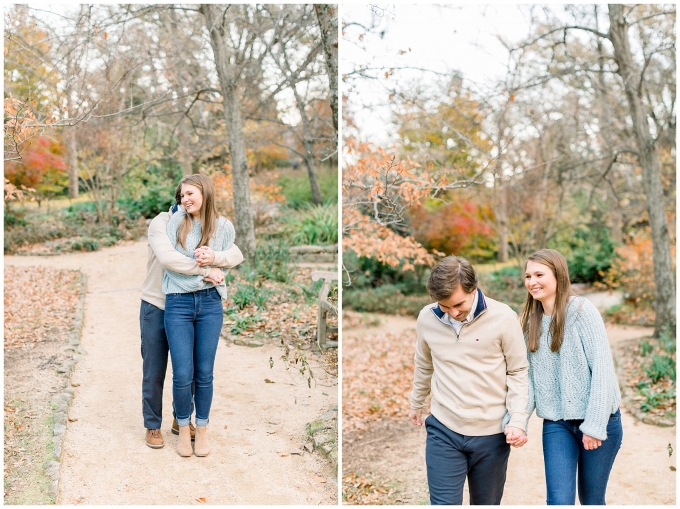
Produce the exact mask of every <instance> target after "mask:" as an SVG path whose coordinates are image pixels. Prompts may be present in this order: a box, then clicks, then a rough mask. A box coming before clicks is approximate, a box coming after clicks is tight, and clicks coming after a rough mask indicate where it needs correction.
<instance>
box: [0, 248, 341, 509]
mask: <svg viewBox="0 0 680 509" xmlns="http://www.w3.org/2000/svg"><path fill="white" fill-rule="evenodd" d="M146 258H147V244H146V241H141V242H131V243H127V244H125V245H121V246H116V247H111V248H105V249H103V250H101V251H96V252H92V253H77V254H68V255H63V256H49V257H48V256H42V257H28V256H6V257H5V264H6V265H16V266H23V267H28V266H35V265H42V266H51V267H57V268H64V269H66V268H67V269H75V270H80V271H82V272H83V273H85V274H86V275H87V295H86V300H85V317H84V324H83V333H82V338H81V346H82V349H84V350H85V351H86V352H87V355H85V356H84V358H83V359H81V360H80V361H79V362H78V364H77V365H76V367H75V370H74V372H73V374H72V378H71V379H72V382H73V383H74V384H77V385H78V386H77V387H76V390H75V396H74V399H73V403H72V405H71V408H70V411H69V420H70V422H69V423H68V427H67V432H66V436H65V439H64V444H63V455H62V460H61V461H62V466H61V472H60V480H59V493H58V499H57V504H72V503H83V504H114V505H115V504H161V505H168V504H177V505H189V504H198V503H201V502H203V500H199V499H204V500H205V502H206V503H208V504H282V505H287V504H336V503H337V479H336V475H337V474H336V472H334V471H333V469H332V468H331V466H330V463H329V462H328V461H327V460H326V459H323V458H321V457H320V456H319V455H318V454H316V453H314V454H309V453H308V452H306V451H305V452H304V454H303V455H297V454H291V453H290V451H291V450H298V449H300V448H301V447H302V444H303V443H304V442H305V439H306V432H305V424H306V423H307V422H311V421H313V420H315V419H316V418H317V417H318V416H319V415H320V414H321V413H323V411H324V410H327V409H328V408H330V407H332V406H333V405H337V399H338V398H337V379H331V378H330V377H329V378H326V379H324V378H323V377H324V376H325V373H323V374H321V372H322V371H323V370H317V371H316V373H317V377H318V380H317V381H318V382H319V384H318V385H317V386H316V387H315V388H313V389H311V390H310V389H309V388H308V387H307V384H305V383H302V384H299V385H297V384H295V383H294V382H293V381H292V379H291V376H290V375H289V374H288V372H286V370H285V369H284V367H283V363H282V362H280V361H278V359H279V357H280V356H281V354H282V351H281V350H280V349H279V348H277V347H273V346H268V345H265V346H264V347H260V348H248V347H239V346H233V345H232V346H228V345H227V343H226V342H225V341H224V340H221V341H220V343H219V347H218V350H217V359H216V361H215V394H214V399H213V405H212V410H211V416H210V425H209V428H208V429H209V436H210V440H211V453H210V455H209V456H207V457H205V458H198V457H196V456H191V457H189V458H182V457H180V456H179V455H178V454H177V452H176V445H177V437H176V436H175V435H173V434H171V432H170V426H171V424H172V410H171V407H170V404H171V401H172V372H171V369H170V367H168V374H167V377H166V381H165V392H164V405H163V406H164V408H163V410H164V411H163V425H162V432H163V436H164V438H165V444H166V445H165V447H164V448H163V449H158V450H154V449H150V448H149V447H147V446H146V443H145V430H144V424H143V420H142V403H141V386H142V358H141V353H140V333H139V307H140V288H141V285H142V282H143V280H144V276H145V270H146ZM270 357H272V358H273V359H274V360H276V361H278V362H275V365H274V368H273V369H270V367H269V358H270ZM265 378H268V379H270V380H272V381H274V382H275V383H265V382H264V380H265ZM322 481H326V482H322Z"/></svg>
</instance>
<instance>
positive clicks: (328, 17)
mask: <svg viewBox="0 0 680 509" xmlns="http://www.w3.org/2000/svg"><path fill="white" fill-rule="evenodd" d="M314 12H316V17H317V19H318V20H319V28H320V29H321V44H322V45H323V52H324V56H325V57H326V67H327V69H328V88H329V91H330V98H331V110H333V128H334V129H335V132H336V135H337V132H338V6H337V5H329V4H314Z"/></svg>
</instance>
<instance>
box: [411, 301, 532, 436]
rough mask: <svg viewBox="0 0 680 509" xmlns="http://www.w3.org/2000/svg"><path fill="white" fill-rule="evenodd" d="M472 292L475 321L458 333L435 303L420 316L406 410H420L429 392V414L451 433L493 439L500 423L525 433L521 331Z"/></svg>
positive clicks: (504, 310)
mask: <svg viewBox="0 0 680 509" xmlns="http://www.w3.org/2000/svg"><path fill="white" fill-rule="evenodd" d="M477 292H478V299H479V301H478V303H477V307H476V309H475V315H474V318H473V319H472V321H470V322H469V323H465V324H464V325H463V327H462V328H461V329H460V333H459V334H456V331H455V330H454V329H453V327H451V325H450V324H449V323H447V322H446V321H444V319H443V315H444V313H443V311H441V309H439V304H438V303H436V302H435V303H434V304H429V305H428V306H425V307H424V308H423V310H422V311H421V312H420V314H419V316H418V322H417V326H416V329H417V334H418V339H417V341H416V353H415V358H414V363H415V369H414V378H413V390H412V391H411V408H421V407H422V406H423V405H424V404H425V397H426V396H427V395H428V394H429V393H430V392H432V402H431V412H432V415H434V416H435V417H436V418H437V419H438V420H439V421H440V422H441V423H442V424H444V425H445V426H446V427H447V428H449V429H450V430H452V431H455V432H456V433H460V434H461V435H469V436H486V435H493V434H496V433H502V432H503V427H504V426H505V424H509V425H510V426H515V427H518V428H520V429H523V430H524V431H526V422H527V417H528V416H527V401H528V392H529V385H528V369H529V363H528V361H527V351H526V346H525V343H524V335H523V333H522V328H521V326H520V323H519V320H518V318H517V315H516V314H515V312H514V311H513V310H512V309H510V307H509V306H507V305H505V304H502V303H501V302H498V301H495V300H493V299H490V298H488V297H486V296H484V295H483V293H482V292H481V290H479V289H477ZM508 414H509V415H508ZM508 419H509V422H508Z"/></svg>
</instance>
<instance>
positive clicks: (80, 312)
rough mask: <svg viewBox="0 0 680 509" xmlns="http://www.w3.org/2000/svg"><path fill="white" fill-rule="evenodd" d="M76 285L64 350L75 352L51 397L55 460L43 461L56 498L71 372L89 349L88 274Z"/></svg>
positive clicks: (70, 399) (68, 402)
mask: <svg viewBox="0 0 680 509" xmlns="http://www.w3.org/2000/svg"><path fill="white" fill-rule="evenodd" d="M77 284H78V285H79V286H80V296H79V298H78V304H77V305H76V313H75V316H74V317H73V327H72V329H71V331H70V332H69V335H68V344H67V345H66V346H64V347H63V348H62V349H63V350H64V351H67V352H68V351H70V352H72V355H71V358H67V359H66V360H65V361H64V363H63V364H62V366H61V367H60V368H58V369H57V373H60V374H64V375H66V376H65V377H64V388H63V390H62V392H60V393H58V394H55V395H54V396H53V397H52V401H51V405H52V409H53V421H54V428H53V434H54V435H53V438H52V446H53V448H52V456H53V457H52V459H49V460H47V461H46V462H45V463H44V467H45V474H46V475H47V477H49V478H50V479H51V482H50V490H49V494H50V496H51V497H52V498H53V499H54V500H56V498H57V489H58V486H59V468H60V467H61V455H62V449H61V446H62V443H63V441H64V434H65V433H66V423H67V422H68V409H69V406H70V405H71V401H72V400H73V393H74V389H73V386H72V384H71V372H72V371H73V368H74V366H75V364H76V363H77V362H78V360H80V359H81V358H82V357H83V355H85V354H86V352H85V351H84V350H83V349H82V348H81V345H80V338H81V335H82V331H83V318H84V314H85V294H86V293H87V276H86V275H85V274H83V273H82V272H81V273H80V276H79V278H78V282H77Z"/></svg>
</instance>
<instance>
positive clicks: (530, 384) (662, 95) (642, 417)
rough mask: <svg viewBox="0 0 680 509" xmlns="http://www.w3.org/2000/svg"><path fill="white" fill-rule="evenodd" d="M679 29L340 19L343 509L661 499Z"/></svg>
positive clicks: (474, 9) (594, 16) (671, 479)
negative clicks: (354, 507)
mask: <svg viewBox="0 0 680 509" xmlns="http://www.w3.org/2000/svg"><path fill="white" fill-rule="evenodd" d="M675 34H676V6H675V5H673V4H646V5H615V4H610V5H606V4H598V5H595V4H592V5H589V4H579V5H556V4H550V5H498V4H494V5H465V6H463V5H415V4H414V5H405V4H399V5H390V6H388V7H379V6H377V5H358V4H353V5H343V8H342V42H341V46H342V51H341V52H340V76H341V79H342V244H341V245H342V269H343V270H342V276H343V277H342V281H341V285H342V321H341V324H342V331H341V338H342V339H341V343H342V350H341V374H342V421H341V422H342V430H341V432H342V441H341V444H342V455H341V459H342V465H341V469H342V501H343V504H344V505H367V504H368V505H428V504H430V505H461V504H466V505H467V504H470V505H501V504H503V505H575V504H577V503H578V504H580V505H604V504H617V505H640V504H651V505H675V504H676V449H677V441H676V305H677V302H676V265H675V264H676V231H677V230H676V152H677V151H676V105H675V100H676V54H675V51H676V35H675Z"/></svg>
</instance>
